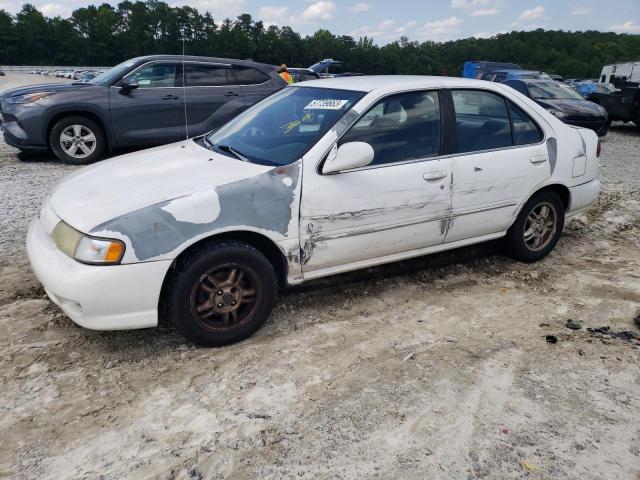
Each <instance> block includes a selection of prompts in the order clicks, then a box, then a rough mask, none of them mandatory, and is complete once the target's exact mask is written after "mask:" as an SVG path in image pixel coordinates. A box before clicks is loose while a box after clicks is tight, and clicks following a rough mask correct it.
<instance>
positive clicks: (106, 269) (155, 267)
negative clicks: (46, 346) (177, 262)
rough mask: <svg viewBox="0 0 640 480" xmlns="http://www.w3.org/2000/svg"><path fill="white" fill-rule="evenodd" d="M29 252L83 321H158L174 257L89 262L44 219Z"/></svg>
mask: <svg viewBox="0 0 640 480" xmlns="http://www.w3.org/2000/svg"><path fill="white" fill-rule="evenodd" d="M27 254H28V256H29V262H30V263H31V268H32V270H33V272H34V273H35V274H36V277H38V280H39V281H40V283H42V285H43V286H44V288H45V291H46V292H47V295H48V296H49V298H50V299H51V300H52V301H53V302H54V303H55V304H56V305H58V306H59V307H60V308H61V309H62V310H63V311H64V313H65V314H66V315H67V316H68V317H69V318H71V320H73V321H74V322H75V323H77V324H78V325H80V326H82V327H85V328H89V329H92V330H125V329H133V328H145V327H154V326H156V325H157V324H158V300H159V298H160V290H161V288H162V283H163V281H164V277H165V275H166V273H167V271H168V269H169V267H170V265H171V261H170V260H166V261H158V262H144V263H135V264H127V265H112V266H96V265H85V264H83V263H80V262H77V261H76V260H74V259H72V258H70V257H68V256H66V255H65V254H64V253H62V252H61V251H60V250H59V249H58V248H57V247H56V246H55V244H54V243H53V240H52V239H51V237H50V236H49V234H48V233H47V232H46V230H45V227H44V224H43V223H42V221H41V220H40V219H39V218H38V219H36V220H34V221H33V222H32V223H31V227H30V228H29V233H28V235H27Z"/></svg>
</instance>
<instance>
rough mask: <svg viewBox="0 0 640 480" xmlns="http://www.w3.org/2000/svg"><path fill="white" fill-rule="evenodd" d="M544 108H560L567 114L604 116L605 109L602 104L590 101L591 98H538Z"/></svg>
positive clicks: (559, 109)
mask: <svg viewBox="0 0 640 480" xmlns="http://www.w3.org/2000/svg"><path fill="white" fill-rule="evenodd" d="M536 102H538V103H539V104H540V105H542V106H543V107H544V108H550V109H553V110H558V111H560V112H562V113H564V114H566V115H582V116H591V115H593V116H595V117H604V115H605V110H604V108H602V107H601V106H600V105H598V104H596V103H593V102H590V101H589V100H578V99H575V100H574V99H571V98H567V99H555V100H551V99H544V100H542V99H541V100H536Z"/></svg>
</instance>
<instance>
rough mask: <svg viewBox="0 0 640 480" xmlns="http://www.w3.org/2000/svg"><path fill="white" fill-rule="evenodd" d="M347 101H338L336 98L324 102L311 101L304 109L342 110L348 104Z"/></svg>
mask: <svg viewBox="0 0 640 480" xmlns="http://www.w3.org/2000/svg"><path fill="white" fill-rule="evenodd" d="M347 102H348V101H347V100H337V99H335V98H326V99H323V100H311V101H310V102H309V104H308V105H307V106H306V107H304V109H305V110H340V109H341V108H342V107H344V106H345V105H346V104H347Z"/></svg>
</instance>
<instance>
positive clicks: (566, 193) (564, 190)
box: [509, 183, 571, 228]
mask: <svg viewBox="0 0 640 480" xmlns="http://www.w3.org/2000/svg"><path fill="white" fill-rule="evenodd" d="M546 191H551V192H555V193H557V194H558V195H559V196H560V198H561V199H562V204H563V205H564V211H565V212H567V211H569V209H570V208H571V191H570V190H569V187H567V186H566V185H563V184H562V183H550V184H548V185H543V186H541V187H539V188H537V189H536V190H534V191H533V192H531V193H530V194H529V195H527V196H526V197H525V199H524V200H523V201H522V202H521V204H520V205H519V206H518V210H517V211H516V212H515V214H514V216H513V219H512V220H511V224H510V225H509V228H511V225H513V224H514V223H515V221H516V219H517V218H518V216H519V215H520V212H522V209H523V208H524V206H525V205H526V204H527V202H528V201H529V200H530V199H531V198H532V197H533V196H534V195H536V194H538V193H540V192H546Z"/></svg>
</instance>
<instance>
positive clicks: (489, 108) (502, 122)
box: [451, 90, 512, 153]
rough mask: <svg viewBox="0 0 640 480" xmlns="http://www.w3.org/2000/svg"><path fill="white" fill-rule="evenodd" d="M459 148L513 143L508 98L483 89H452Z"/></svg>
mask: <svg viewBox="0 0 640 480" xmlns="http://www.w3.org/2000/svg"><path fill="white" fill-rule="evenodd" d="M451 95H452V97H453V106H454V109H455V114H456V143H457V150H456V151H457V152H458V153H465V152H474V151H478V150H491V149H494V148H502V147H510V146H511V145H512V142H511V125H510V122H509V112H508V110H507V103H506V101H505V100H504V99H503V98H502V97H501V96H499V95H496V94H494V93H491V92H486V91H481V90H453V91H452V92H451Z"/></svg>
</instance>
